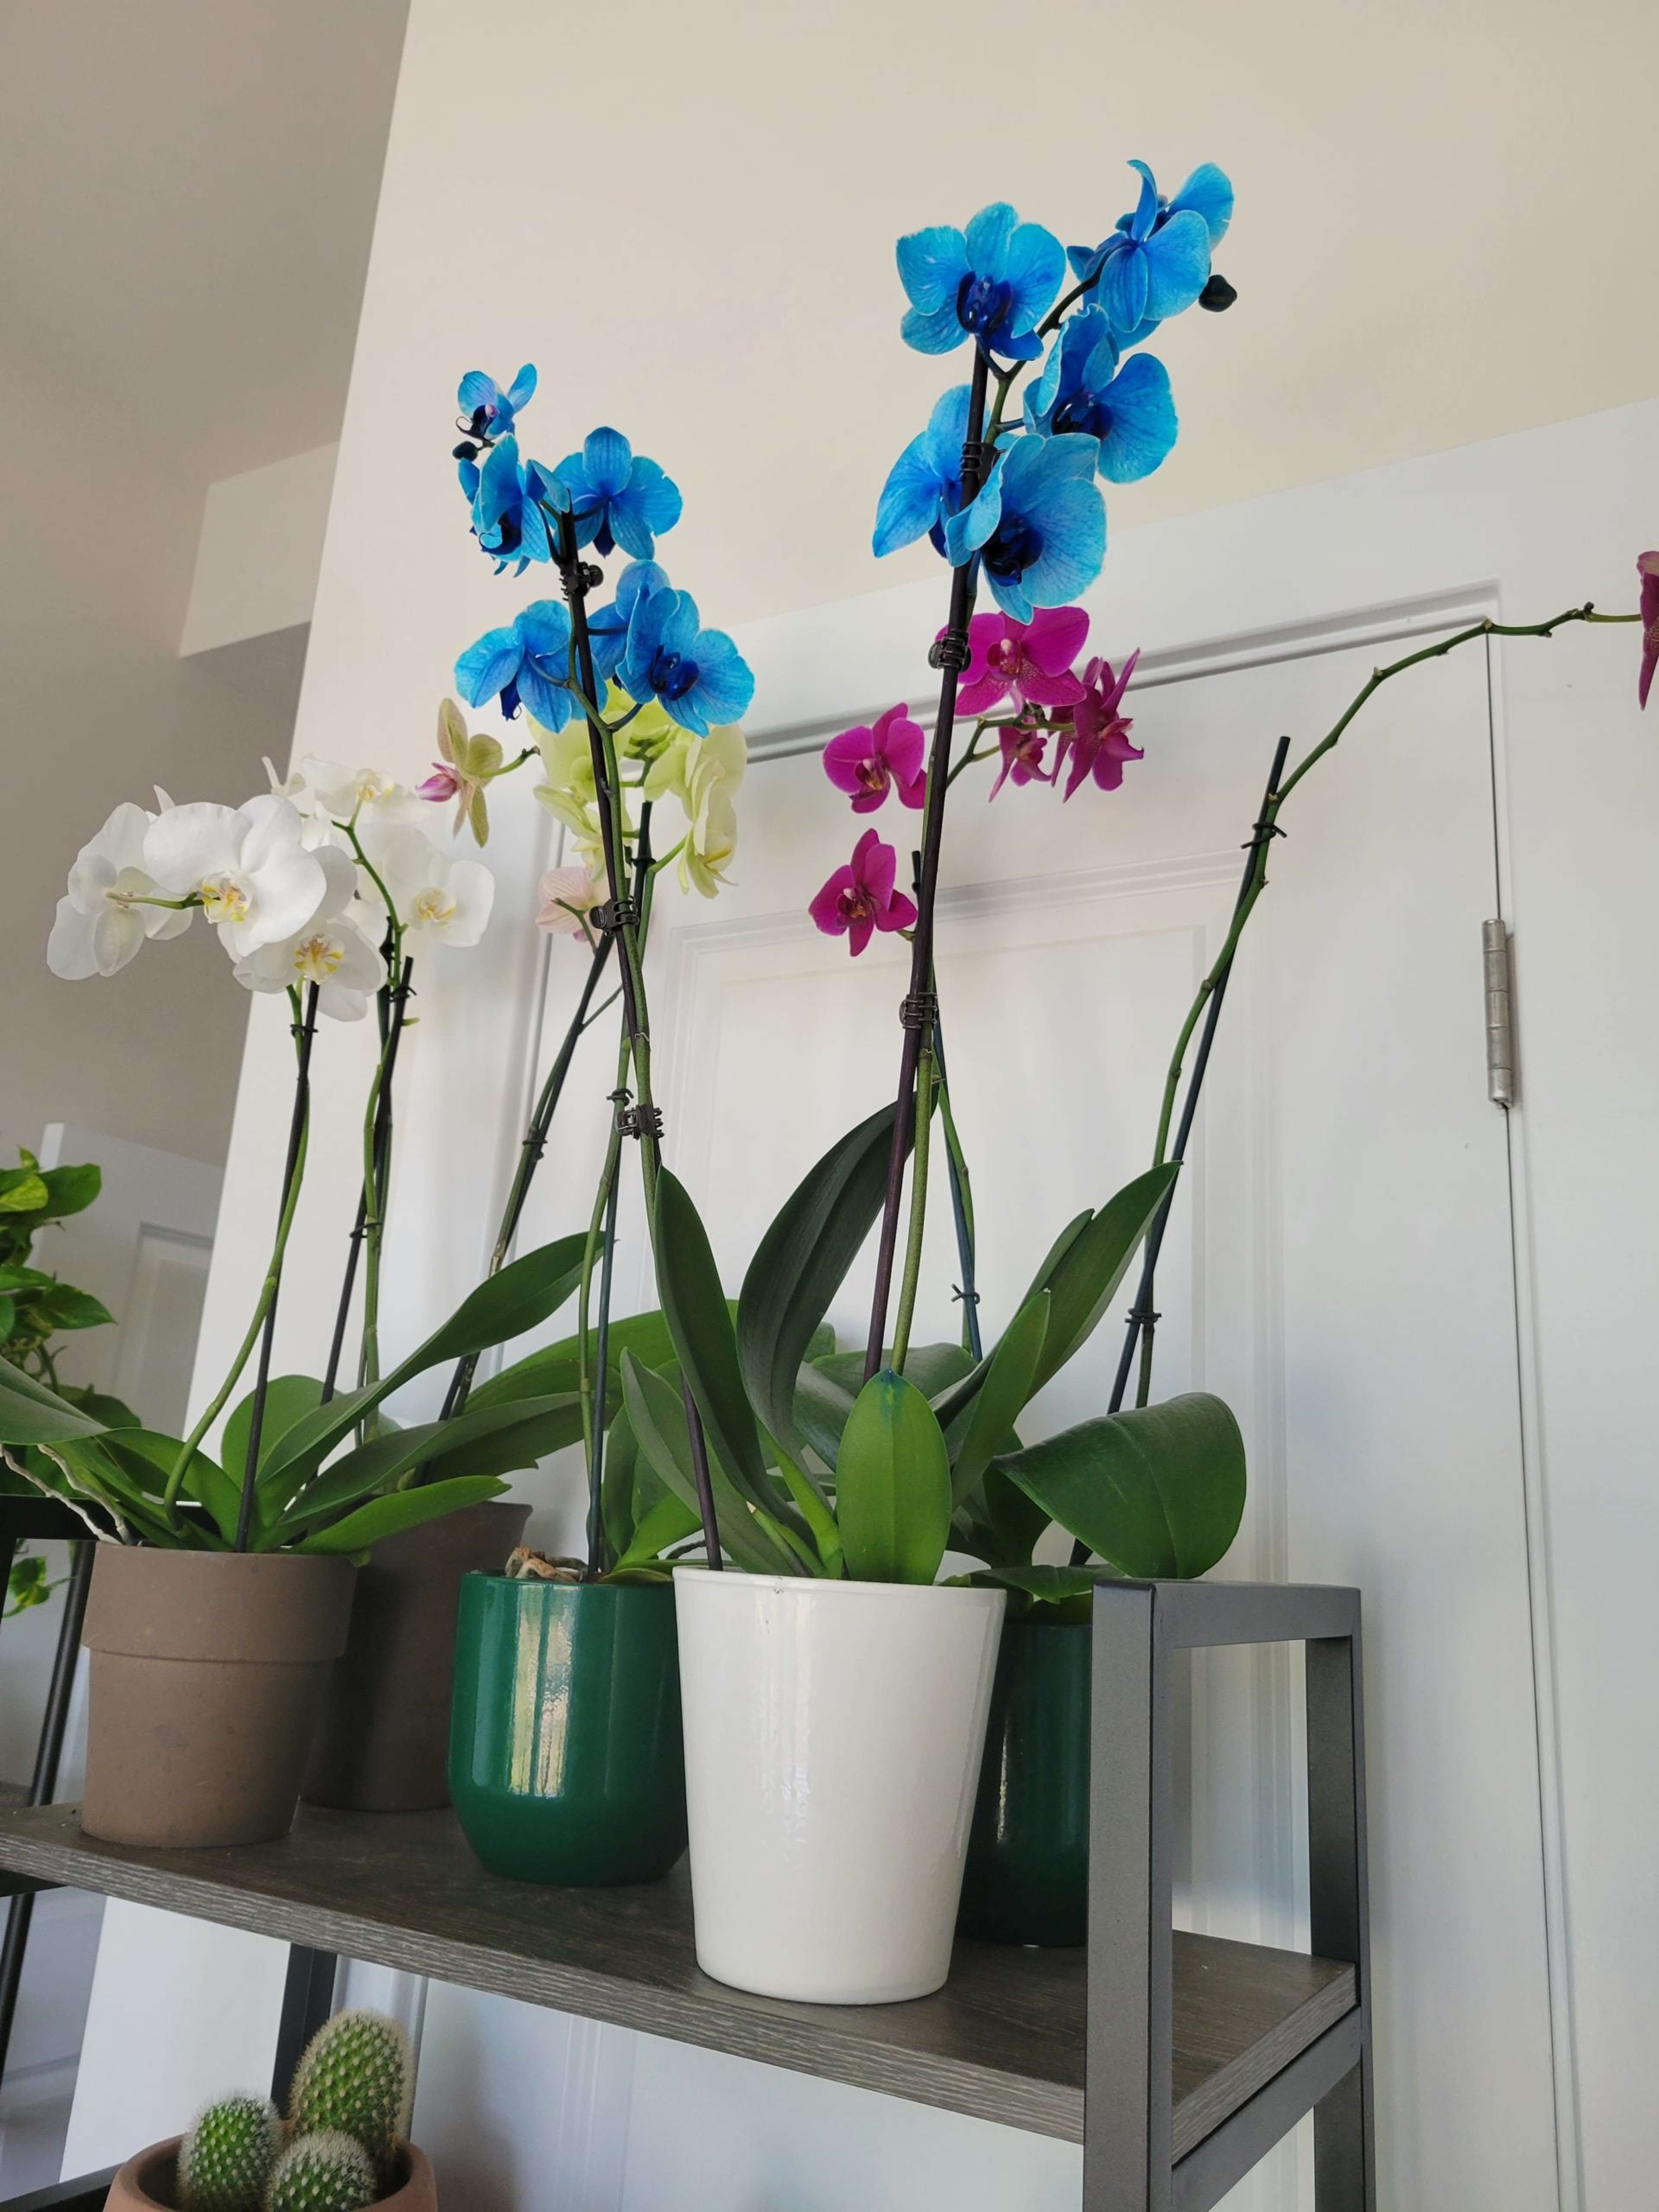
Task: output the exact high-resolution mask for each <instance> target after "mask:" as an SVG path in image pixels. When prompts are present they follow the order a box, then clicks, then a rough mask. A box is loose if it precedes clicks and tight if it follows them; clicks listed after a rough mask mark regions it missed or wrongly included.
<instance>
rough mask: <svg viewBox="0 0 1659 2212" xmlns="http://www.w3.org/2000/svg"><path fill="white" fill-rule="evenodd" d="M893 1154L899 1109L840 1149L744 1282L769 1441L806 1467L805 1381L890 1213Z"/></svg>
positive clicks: (749, 1371) (750, 1363)
mask: <svg viewBox="0 0 1659 2212" xmlns="http://www.w3.org/2000/svg"><path fill="white" fill-rule="evenodd" d="M892 1145H893V1109H892V1108H891V1107H890V1106H884V1107H883V1108H882V1109H881V1110H880V1112H879V1113H877V1114H872V1115H871V1116H870V1118H869V1119H868V1120H867V1121H860V1124H859V1125H858V1127H857V1128H855V1129H851V1130H849V1131H848V1133H847V1135H846V1136H844V1137H842V1139H840V1140H839V1141H838V1142H837V1143H836V1144H834V1145H832V1146H830V1148H829V1151H828V1152H826V1153H825V1154H824V1155H823V1158H822V1159H820V1160H819V1161H818V1162H817V1164H816V1165H815V1166H813V1167H812V1168H811V1169H810V1170H808V1172H807V1174H806V1175H805V1177H804V1178H803V1179H802V1181H801V1182H799V1184H798V1185H797V1186H796V1188H794V1190H793V1191H792V1192H791V1194H790V1195H789V1196H788V1198H787V1199H786V1200H785V1201H784V1203H783V1206H782V1207H781V1210H780V1212H779V1213H778V1215H777V1218H775V1220H774V1222H773V1223H772V1225H771V1227H770V1228H769V1230H768V1231H766V1234H765V1235H764V1236H763V1237H762V1238H761V1241H760V1243H759V1244H758V1245H757V1248H756V1250H755V1256H754V1258H753V1259H752V1260H751V1261H750V1263H749V1272H748V1273H747V1274H746V1275H745V1276H744V1280H743V1290H742V1292H741V1294H740V1296H739V1297H738V1359H739V1362H740V1364H741V1366H742V1370H743V1377H744V1382H745V1383H746V1384H747V1385H748V1390H749V1397H750V1402H751V1403H752V1405H753V1406H754V1408H755V1411H756V1413H757V1414H758V1415H759V1417H760V1419H761V1421H762V1422H763V1425H765V1427H766V1429H767V1431H768V1432H769V1434H770V1435H771V1436H774V1437H776V1439H777V1441H778V1443H779V1444H780V1445H781V1447H782V1449H784V1450H785V1451H786V1452H787V1453H788V1454H789V1455H790V1457H791V1458H792V1459H794V1460H797V1461H799V1460H800V1459H801V1458H802V1457H803V1456H804V1454H803V1451H802V1443H803V1439H802V1437H801V1436H800V1433H799V1431H798V1430H797V1428H796V1426H795V1378H796V1376H797V1374H798V1373H799V1369H800V1366H801V1363H802V1362H803V1360H805V1358H806V1357H807V1352H808V1349H809V1347H810V1346H811V1341H812V1336H813V1332H814V1331H815V1330H816V1329H817V1327H818V1325H819V1323H820V1322H822V1321H823V1316H824V1315H825V1314H826V1313H827V1312H828V1311H829V1304H830V1301H831V1300H832V1299H833V1298H834V1297H835V1295H836V1291H838V1290H839V1289H840V1288H841V1286H842V1283H843V1282H844V1281H845V1280H846V1278H847V1272H848V1268H849V1267H851V1266H852V1264H853V1262H854V1260H855V1259H856V1258H857V1257H858V1253H859V1248H860V1245H861V1244H862V1243H864V1240H865V1238H866V1236H867V1235H868V1234H869V1232H870V1229H871V1225H872V1223H873V1222H874V1220H875V1218H876V1216H877V1214H878V1212H880V1211H881V1206H882V1200H883V1198H884V1195H885V1194H886V1189H887V1167H888V1158H889V1155H890V1152H891V1151H892ZM861 1373H862V1369H861V1368H860V1374H861Z"/></svg>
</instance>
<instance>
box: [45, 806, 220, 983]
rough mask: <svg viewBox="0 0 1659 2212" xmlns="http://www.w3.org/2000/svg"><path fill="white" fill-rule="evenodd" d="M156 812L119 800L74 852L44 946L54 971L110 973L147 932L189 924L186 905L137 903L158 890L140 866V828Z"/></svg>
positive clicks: (170, 932)
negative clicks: (66, 884) (66, 886)
mask: <svg viewBox="0 0 1659 2212" xmlns="http://www.w3.org/2000/svg"><path fill="white" fill-rule="evenodd" d="M154 821H155V816H154V815H153V814H152V813H150V812H149V810H148V809H147V808H145V807H143V806H135V805H131V804H128V805H123V806H118V807H117V808H116V810H115V811H114V812H113V813H112V815H111V816H110V817H109V819H108V821H107V822H106V823H105V824H104V826H103V828H102V829H100V831H99V832H98V835H97V836H95V837H94V839H93V841H92V842H91V843H90V844H89V845H83V846H82V848H81V850H80V852H79V853H78V854H76V861H75V866H73V867H72V868H71V869H70V878H69V890H68V892H67V893H66V894H65V896H64V897H63V898H61V899H59V900H58V917H57V920H56V921H54V922H53V923H52V935H51V938H50V939H48V941H47V945H46V965H47V967H48V968H50V969H51V970H52V974H53V975H61V976H62V977H63V978H64V981H67V982H71V983H78V982H80V981H82V979H83V978H84V977H86V976H88V975H114V974H115V973H116V972H117V970H118V969H122V968H125V966H126V964H127V963H128V961H129V960H131V958H132V957H133V955H134V954H135V953H136V952H137V950H138V948H139V946H140V945H142V944H143V941H144V939H146V938H147V937H177V936H178V935H179V932H180V931H181V930H185V929H188V928H189V927H190V916H191V909H190V908H187V907H186V908H183V909H182V910H180V909H179V908H174V907H167V906H146V905H143V904H140V903H139V902H140V901H143V900H145V899H154V898H159V897H161V896H163V894H162V892H161V890H160V888H159V887H158V885H157V884H156V881H155V878H154V877H153V876H152V875H151V874H149V872H148V871H147V870H146V868H145V866H144V834H145V832H146V831H147V830H148V829H149V826H150V824H151V823H153V822H154Z"/></svg>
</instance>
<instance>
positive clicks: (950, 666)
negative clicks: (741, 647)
mask: <svg viewBox="0 0 1659 2212" xmlns="http://www.w3.org/2000/svg"><path fill="white" fill-rule="evenodd" d="M989 378H990V363H989V362H988V361H987V358H986V356H985V353H984V351H983V349H981V347H979V346H978V345H975V349H974V371H973V381H972V383H971V384H970V386H969V393H968V428H967V438H966V441H965V442H964V444H963V468H962V494H963V506H964V507H965V506H967V505H968V504H969V501H972V500H973V499H974V498H975V497H976V496H977V495H978V491H979V467H980V460H981V440H982V437H983V434H984V425H985V398H986V391H987V385H988V382H989ZM976 568H977V562H976V560H974V559H970V560H968V561H965V562H963V565H962V567H961V568H957V569H954V570H952V572H951V611H950V617H949V620H948V622H947V623H946V626H945V644H946V647H947V650H946V651H945V653H944V654H943V655H942V657H941V659H940V661H939V713H938V715H937V717H936V719H935V720H934V723H933V743H932V745H931V746H930V748H929V750H928V757H927V789H926V794H925V796H924V799H923V801H922V836H921V880H920V884H919V885H918V896H917V900H916V923H915V934H914V935H913V936H912V938H911V940H910V988H909V992H908V995H907V997H906V999H905V1001H904V1004H903V1006H902V1008H901V1010H900V1019H901V1021H902V1024H903V1027H904V1043H903V1048H902V1052H901V1054H900V1057H899V1079H898V1088H897V1091H896V1095H895V1098H894V1103H893V1144H892V1149H891V1151H890V1153H889V1155H888V1161H887V1196H886V1200H885V1203H884V1206H883V1209H882V1217H881V1238H880V1242H879V1243H878V1246H877V1249H876V1283H875V1291H874V1295H873V1296H872V1299H871V1302H870V1331H869V1335H868V1337H867V1339H866V1343H865V1347H864V1375H865V1380H866V1382H867V1381H868V1380H869V1379H870V1377H871V1376H872V1375H873V1374H875V1373H876V1371H877V1370H878V1368H879V1367H880V1365H881V1364H882V1357H883V1353H884V1348H885V1345H886V1338H887V1302H888V1298H889V1296H890V1292H891V1289H892V1280H893V1263H894V1261H895V1259H896V1256H897V1252H898V1224H899V1208H900V1206H901V1204H902V1199H903V1193H904V1166H905V1158H906V1155H907V1154H908V1152H909V1148H910V1138H911V1121H912V1115H913V1113H914V1110H915V1102H916V1097H917V1076H918V1073H919V1071H920V1068H921V1055H922V1051H923V1048H924V1047H925V1046H926V1044H927V1028H928V1026H929V1017H928V1014H927V1000H928V995H929V988H930V985H931V982H932V979H933V908H934V904H935V902H936V901H937V898H938V895H939V851H940V848H941V846H942V844H943V842H944V837H945V794H946V792H947V789H948V787H949V784H950V767H951V740H952V738H953V736H954V733H955V730H956V720H957V681H958V678H959V676H960V672H961V669H962V668H963V666H965V665H966V663H967V651H968V625H969V621H970V620H971V618H972V616H973V611H974V588H975V573H976ZM936 650H937V648H936ZM915 1187H916V1192H917V1193H918V1194H919V1196H914V1195H913V1198H912V1203H911V1210H910V1234H911V1238H912V1240H913V1243H915V1249H916V1252H917V1255H918V1261H919V1259H920V1251H921V1231H922V1226H923V1223H924V1221H925V1218H926V1208H927V1179H926V1177H925V1176H917V1178H916V1186H915Z"/></svg>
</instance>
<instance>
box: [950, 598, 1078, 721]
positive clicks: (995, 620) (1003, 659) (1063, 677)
mask: <svg viewBox="0 0 1659 2212" xmlns="http://www.w3.org/2000/svg"><path fill="white" fill-rule="evenodd" d="M939 635H941V636H943V635H944V632H943V631H941V632H940V633H939ZM1088 635H1089V617H1088V616H1087V615H1086V614H1085V612H1084V611H1083V609H1082V608H1081V607H1039V608H1038V609H1037V611H1036V613H1035V614H1034V615H1033V616H1032V617H1031V619H1030V622H1028V623H1026V622H1016V621H1015V620H1014V618H1013V617H1012V615H1004V614H989V613H987V614H982V615H975V617H974V618H973V620H972V622H970V623H969V625H968V642H969V646H970V647H972V651H973V658H972V659H971V660H969V664H968V667H967V671H966V673H965V675H964V677H963V686H962V689H961V690H960V691H958V692H957V714H988V713H989V712H990V710H991V708H993V707H995V706H999V705H1000V703H1001V702H1002V701H1003V700H1005V699H1006V700H1009V701H1010V702H1012V704H1013V705H1014V706H1016V707H1071V706H1074V705H1075V704H1076V703H1077V702H1078V701H1079V699H1081V698H1082V696H1083V686H1082V684H1080V683H1079V681H1078V679H1077V678H1076V677H1075V676H1074V675H1073V672H1072V663H1073V661H1074V660H1075V659H1077V657H1078V655H1079V653H1081V652H1082V650H1083V647H1084V641H1085V639H1086V638H1087V637H1088Z"/></svg>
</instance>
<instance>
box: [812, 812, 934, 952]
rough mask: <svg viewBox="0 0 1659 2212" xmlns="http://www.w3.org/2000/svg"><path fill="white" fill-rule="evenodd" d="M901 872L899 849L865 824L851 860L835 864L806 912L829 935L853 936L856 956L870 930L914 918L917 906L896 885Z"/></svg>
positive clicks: (901, 926) (898, 926) (852, 948)
mask: <svg viewBox="0 0 1659 2212" xmlns="http://www.w3.org/2000/svg"><path fill="white" fill-rule="evenodd" d="M897 873H898V855H897V854H896V853H895V851H894V850H893V848H892V847H891V846H890V845H884V844H883V843H882V842H881V840H880V838H879V837H878V836H877V835H876V833H875V831H874V830H873V829H866V831H865V833H864V835H863V836H862V837H860V839H859V842H858V843H857V844H856V845H854V848H853V857H852V859H851V860H849V861H848V864H847V866H845V867H842V868H837V869H836V872H835V873H834V875H832V876H831V877H830V878H829V882H828V883H827V884H825V885H824V886H823V890H821V891H820V892H819V893H818V895H817V897H816V898H815V899H814V900H813V901H812V903H811V906H810V907H809V908H807V912H808V913H809V914H810V915H811V917H812V919H813V921H815V922H817V926H818V927H819V928H820V929H821V930H822V931H823V933H824V935H825V936H826V937H845V938H848V939H850V940H851V941H850V943H849V944H848V951H849V952H851V953H852V955H853V957H854V959H856V958H857V957H858V955H859V954H860V952H862V951H863V950H864V948H865V946H866V945H867V944H868V943H869V942H870V936H871V933H872V930H878V929H908V928H909V927H910V925H911V924H912V922H914V921H915V918H916V910H915V907H914V906H913V905H912V904H911V903H910V902H909V900H908V898H906V897H905V896H904V895H903V893H902V892H901V891H897V890H895V889H894V888H893V886H894V883H895V880H896V877H897Z"/></svg>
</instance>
